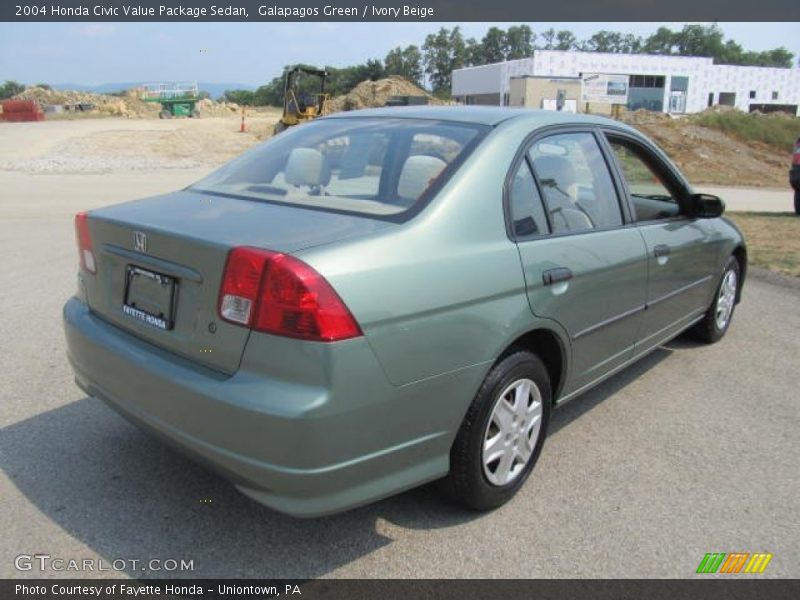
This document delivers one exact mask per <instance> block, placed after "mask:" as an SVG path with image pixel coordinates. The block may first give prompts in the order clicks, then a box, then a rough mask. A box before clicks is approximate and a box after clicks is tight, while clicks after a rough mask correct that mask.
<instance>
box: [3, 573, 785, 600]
mask: <svg viewBox="0 0 800 600" xmlns="http://www.w3.org/2000/svg"><path fill="white" fill-rule="evenodd" d="M703 577H709V576H698V578H697V579H667V580H664V579H661V580H659V579H646V580H642V579H623V580H619V579H617V580H614V579H601V580H596V579H595V580H592V579H577V580H558V579H555V580H553V579H548V580H541V579H539V580H536V579H514V580H508V579H500V580H485V579H482V580H471V579H457V580H449V579H445V580H441V579H440V580H396V579H395V580H364V579H338V580H337V579H320V580H314V581H296V580H277V579H276V580H252V579H248V580H239V579H219V580H212V579H195V580H191V579H172V580H166V579H154V580H128V579H72V580H70V579H60V580H54V579H24V580H23V579H19V580H13V579H4V580H0V598H2V599H3V600H11V599H14V600H22V599H30V600H81V599H88V598H94V599H98V600H131V599H137V600H165V599H170V598H181V599H201V598H210V599H215V600H220V599H222V598H235V599H247V600H251V599H253V600H255V599H258V600H267V599H271V598H283V599H284V600H289V599H297V600H368V599H375V600H394V599H395V598H397V599H402V600H412V599H414V600H416V599H431V600H433V599H436V600H472V599H476V600H478V599H480V600H494V599H497V600H523V599H524V600H538V599H542V600H572V599H573V598H574V599H579V598H580V599H583V598H591V599H592V600H627V599H632V600H633V599H636V600H643V599H646V600H681V599H694V598H697V599H702V600H738V599H750V598H758V599H770V600H796V599H797V598H800V580H786V579H773V580H761V579H744V578H742V577H741V576H730V577H727V578H713V579H712V578H710V579H705V578H703ZM710 577H713V576H710Z"/></svg>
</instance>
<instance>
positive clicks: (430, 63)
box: [422, 26, 467, 97]
mask: <svg viewBox="0 0 800 600" xmlns="http://www.w3.org/2000/svg"><path fill="white" fill-rule="evenodd" d="M422 53H423V62H424V64H425V73H427V75H428V78H429V80H430V83H431V87H432V88H433V92H434V93H435V94H437V95H439V96H443V97H447V96H449V95H450V82H451V74H452V72H453V69H460V68H461V67H463V66H464V65H465V64H467V44H466V42H465V41H464V36H463V35H462V34H461V28H459V27H458V26H456V27H454V28H453V29H452V31H451V30H448V29H447V28H445V27H442V28H440V29H439V31H437V32H436V33H431V34H429V35H428V36H427V37H426V38H425V43H424V44H423V46H422Z"/></svg>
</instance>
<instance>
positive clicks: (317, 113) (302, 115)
mask: <svg viewBox="0 0 800 600" xmlns="http://www.w3.org/2000/svg"><path fill="white" fill-rule="evenodd" d="M308 77H312V78H315V79H318V80H319V87H318V89H319V91H318V92H316V93H308V91H307V90H308V86H307V85H304V86H303V89H302V90H301V89H300V85H299V83H300V81H301V80H302V81H306V80H307V79H308ZM327 77H328V71H326V70H324V69H313V68H310V67H301V66H297V67H294V68H293V69H289V70H287V71H286V74H285V75H284V79H283V116H281V119H280V121H278V122H277V123H276V124H275V129H274V133H275V134H278V133H280V132H281V131H284V130H286V129H288V128H289V127H292V126H293V125H297V124H298V123H305V122H306V121H311V120H312V119H316V118H317V117H321V116H323V115H326V114H328V113H329V112H330V110H331V106H330V102H331V97H330V94H328V93H326V92H325V79H326V78H327ZM315 87H316V86H315Z"/></svg>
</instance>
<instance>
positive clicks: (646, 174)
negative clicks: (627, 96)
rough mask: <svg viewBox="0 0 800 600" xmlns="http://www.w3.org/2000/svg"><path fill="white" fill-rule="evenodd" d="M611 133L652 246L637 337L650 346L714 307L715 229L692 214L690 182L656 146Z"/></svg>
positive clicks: (646, 238) (617, 159) (631, 198)
mask: <svg viewBox="0 0 800 600" xmlns="http://www.w3.org/2000/svg"><path fill="white" fill-rule="evenodd" d="M605 134H606V138H607V141H608V143H609V146H610V148H611V150H612V153H613V155H614V157H615V163H616V165H617V169H618V172H619V173H620V175H621V178H622V180H623V185H622V187H623V188H624V189H625V194H626V196H627V198H628V202H629V203H630V211H631V215H632V217H633V220H634V221H635V222H636V223H637V229H638V231H639V233H640V234H641V236H642V239H643V240H644V242H645V244H646V246H647V253H648V259H647V264H648V284H647V310H646V311H645V316H644V319H643V320H642V326H641V330H640V332H639V334H638V339H637V352H638V351H640V350H641V351H645V350H647V349H648V348H651V347H653V346H656V345H658V344H661V343H663V342H664V341H665V340H667V339H669V338H670V337H672V336H674V335H675V334H676V333H678V332H680V331H681V330H682V329H684V328H685V327H686V326H687V325H688V324H690V323H691V322H692V321H693V320H695V319H697V318H698V317H699V316H701V315H702V314H703V313H704V312H705V310H706V309H707V308H708V305H709V302H710V299H711V294H712V293H713V288H714V285H715V281H714V276H713V274H714V270H715V264H716V258H717V256H716V255H717V248H716V243H715V237H714V229H713V227H712V226H711V224H710V223H709V222H708V221H707V220H703V219H696V218H691V217H690V216H688V215H687V213H688V210H687V207H686V206H682V202H683V198H685V197H686V191H687V189H688V186H687V184H686V183H685V181H683V178H682V177H680V175H679V174H678V173H676V172H675V170H674V169H672V168H671V167H670V166H669V164H668V163H667V162H666V161H665V160H663V159H662V158H661V157H660V156H659V154H658V152H657V151H656V150H655V149H654V148H652V147H651V146H650V145H649V144H647V143H646V142H644V141H643V140H640V139H638V138H636V137H634V136H632V135H630V134H624V133H621V132H615V131H606V132H605Z"/></svg>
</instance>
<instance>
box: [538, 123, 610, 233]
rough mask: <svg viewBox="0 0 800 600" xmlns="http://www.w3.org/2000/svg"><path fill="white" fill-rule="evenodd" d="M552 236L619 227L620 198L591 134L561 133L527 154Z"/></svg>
mask: <svg viewBox="0 0 800 600" xmlns="http://www.w3.org/2000/svg"><path fill="white" fill-rule="evenodd" d="M528 155H529V157H530V160H531V164H532V165H533V170H534V171H535V173H536V178H537V180H538V181H539V186H540V187H541V190H542V194H543V195H544V201H545V205H546V207H547V212H548V213H549V216H550V223H551V225H552V228H553V232H554V233H560V232H575V231H586V230H591V229H603V228H606V227H614V226H616V225H621V224H622V213H621V212H620V206H619V199H618V197H617V191H616V189H615V187H614V183H613V181H612V179H611V174H610V173H609V171H608V165H607V164H606V161H605V159H604V158H603V154H602V152H601V150H600V147H599V146H598V144H597V140H596V139H595V137H594V135H592V134H591V133H561V134H556V135H552V136H548V137H546V138H543V139H542V140H540V141H538V142H536V143H534V145H533V146H532V147H531V149H530V151H529V153H528Z"/></svg>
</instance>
